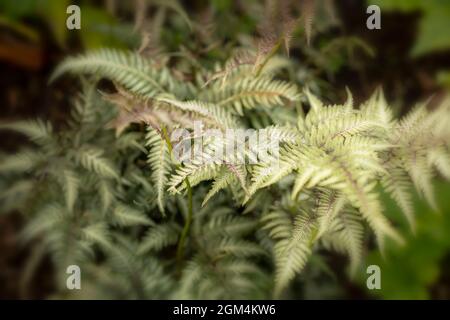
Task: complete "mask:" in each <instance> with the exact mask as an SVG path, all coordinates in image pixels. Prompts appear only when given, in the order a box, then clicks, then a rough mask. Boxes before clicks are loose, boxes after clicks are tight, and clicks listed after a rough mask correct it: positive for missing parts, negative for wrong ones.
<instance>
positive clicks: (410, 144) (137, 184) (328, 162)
mask: <svg viewBox="0 0 450 320" xmlns="http://www.w3.org/2000/svg"><path fill="white" fill-rule="evenodd" d="M239 57H242V56H239ZM246 57H247V59H246V60H245V61H246V62H245V63H236V61H244V60H242V59H241V60H239V59H238V58H237V57H233V58H232V59H231V60H229V61H228V62H226V63H224V66H223V67H218V69H215V70H217V71H210V70H205V69H202V68H199V67H198V66H197V65H194V66H192V67H191V68H190V70H191V72H192V73H191V76H190V77H187V74H180V73H177V69H176V64H175V65H172V67H169V65H167V64H164V63H161V62H160V61H157V60H151V59H147V58H144V57H142V56H140V55H138V54H136V53H132V52H122V51H116V50H109V49H102V50H100V51H95V52H91V53H87V54H85V55H80V56H77V57H72V58H68V59H67V60H65V61H64V62H63V63H62V64H61V65H60V66H59V67H58V69H57V70H56V71H55V73H54V77H53V79H56V78H57V77H59V76H61V75H62V74H64V73H66V72H70V73H73V74H85V75H92V76H94V78H95V79H99V78H107V79H109V80H111V81H112V82H113V83H114V84H115V85H116V88H117V90H116V92H115V93H110V94H107V93H103V94H102V95H103V99H102V98H101V97H100V96H99V94H98V93H97V92H96V90H95V88H96V81H95V80H93V79H92V78H91V79H89V80H87V79H84V80H83V87H84V90H83V92H84V94H83V95H82V96H81V97H80V98H79V99H78V100H77V102H76V104H75V106H76V107H75V109H74V111H73V115H72V120H71V121H70V122H69V124H68V127H67V128H66V129H63V130H61V131H60V132H54V131H53V130H52V128H51V126H50V124H47V123H44V122H42V121H31V122H16V123H4V124H1V126H0V128H1V129H9V130H15V131H17V132H20V133H23V134H25V135H27V136H28V137H30V138H31V140H32V141H33V142H35V144H37V145H38V146H39V148H38V149H34V148H31V149H30V148H28V149H26V150H23V151H20V152H18V153H16V154H14V155H10V156H5V157H3V160H2V162H1V165H0V172H1V173H2V188H3V189H4V190H5V192H3V193H2V198H1V201H2V206H3V207H4V208H5V209H7V210H11V209H20V210H21V211H22V212H24V213H25V214H26V215H27V216H28V217H29V220H30V221H29V223H28V225H27V227H26V228H25V230H24V231H23V238H24V240H30V239H36V238H38V239H40V242H41V243H42V244H43V246H44V247H45V251H43V252H49V253H50V255H51V256H52V258H53V261H54V263H55V266H56V269H55V270H56V272H57V276H58V279H60V280H59V281H57V283H58V284H59V291H58V292H59V293H60V294H64V292H65V291H64V287H63V286H64V283H65V281H64V280H63V279H64V278H63V277H64V276H65V268H66V266H67V265H70V264H79V265H80V266H81V267H82V269H83V270H85V272H84V274H86V277H88V278H89V279H92V281H90V282H83V283H86V286H87V287H88V288H89V289H90V290H86V291H83V292H84V294H85V296H84V297H86V295H87V296H88V297H105V296H108V297H116V298H120V297H127V298H167V297H182V298H236V297H242V298H267V297H270V296H271V295H272V293H274V294H275V297H280V296H281V295H282V293H283V291H284V289H286V287H287V286H288V285H289V283H290V282H291V281H292V279H293V278H294V277H295V275H296V274H298V273H300V272H301V271H302V270H303V268H304V266H305V265H306V264H307V261H308V259H309V257H310V255H311V254H313V253H314V252H317V250H318V249H319V248H325V249H326V250H335V251H337V252H339V253H344V254H346V255H348V256H349V257H350V262H351V271H352V273H356V272H357V271H358V267H359V266H360V265H361V261H362V256H363V247H364V242H365V237H364V235H365V234H366V232H365V225H368V226H369V227H370V228H371V229H372V230H373V232H374V234H375V236H376V240H377V242H378V244H379V245H380V247H381V249H383V247H384V246H385V239H386V238H392V239H394V240H397V241H398V242H402V237H401V236H400V235H399V234H398V233H397V231H396V230H395V228H394V227H393V226H392V225H391V223H390V222H389V220H388V219H387V218H386V217H385V215H384V214H383V205H382V203H381V201H380V199H379V192H380V191H379V190H380V186H382V188H383V189H384V190H385V191H386V192H387V193H388V194H390V195H391V196H392V198H393V199H395V201H396V203H397V204H398V205H399V207H400V208H401V209H402V210H403V212H404V213H405V215H406V217H407V220H408V221H409V223H410V225H411V227H412V228H413V229H414V217H413V212H412V205H411V193H410V189H411V187H412V186H415V188H416V189H417V190H418V191H419V192H420V193H421V194H423V195H424V196H425V197H426V198H427V200H428V201H429V202H430V203H431V204H434V203H435V202H434V192H433V190H432V184H431V180H432V177H433V175H434V173H433V172H434V171H433V168H436V169H438V170H439V172H440V173H441V174H443V175H444V176H445V177H447V178H450V163H449V154H448V147H449V142H450V139H449V134H450V132H449V129H448V126H447V125H446V124H447V123H448V121H449V119H448V117H449V114H450V113H449V108H450V104H449V103H448V100H447V101H444V103H443V104H442V106H441V107H440V108H439V109H437V110H435V111H429V110H428V109H427V107H426V106H425V105H420V106H418V107H417V108H416V109H415V110H414V111H412V112H411V113H410V114H409V115H407V116H406V117H404V118H402V119H401V120H397V119H395V118H394V117H393V115H392V114H391V111H390V109H389V107H388V106H387V103H386V101H385V100H384V97H383V95H382V93H381V91H378V92H377V93H376V94H375V95H374V96H373V97H372V98H371V99H370V100H369V101H367V102H366V103H364V104H363V105H361V106H360V107H359V108H355V107H354V106H353V99H352V97H351V95H350V93H349V97H348V100H347V102H346V103H345V104H344V105H333V106H326V105H324V104H323V103H322V102H321V101H319V99H318V98H316V96H314V95H313V94H312V93H311V92H310V91H309V90H306V91H305V94H304V95H302V94H301V93H300V92H299V91H298V89H297V86H296V85H295V84H293V83H289V82H286V81H283V80H280V79H277V78H276V74H277V73H279V71H280V69H279V68H278V66H279V64H277V61H278V60H277V59H278V58H277V56H274V57H272V58H271V59H263V61H264V64H263V65H258V63H257V61H261V59H258V57H259V56H258V53H256V54H252V53H251V52H250V53H248V54H247V55H246ZM179 63H185V61H183V59H180V61H179ZM190 79H191V80H190ZM205 83H206V86H205ZM303 97H305V98H306V99H307V100H306V101H307V102H308V105H309V107H310V108H309V111H308V110H307V109H304V108H303V107H304V106H305V105H304V104H303V103H302V101H304V100H303ZM305 114H306V115H305ZM194 121H202V122H203V123H204V124H205V126H207V127H210V128H215V129H218V130H226V129H230V128H234V129H236V128H255V129H257V130H258V131H259V132H261V131H264V132H266V133H267V134H268V136H269V137H272V138H274V139H275V140H274V141H277V142H278V143H279V144H280V153H279V157H275V154H273V153H269V154H268V155H267V157H268V158H267V159H264V160H265V161H263V162H260V163H255V164H251V163H249V162H245V163H241V162H233V161H235V160H236V159H234V160H233V159H229V158H225V159H224V160H223V161H220V162H212V163H208V164H207V165H205V164H204V163H202V162H200V161H197V160H199V159H195V158H194V159H193V161H192V162H191V163H189V164H184V163H178V162H176V161H175V159H173V158H172V157H171V155H172V151H173V148H174V146H176V144H177V143H178V142H177V141H173V140H171V133H172V132H173V131H174V130H175V129H177V128H180V127H181V128H188V129H189V130H192V129H193V126H194ZM113 129H115V130H113ZM114 131H115V132H114ZM199 138H200V137H196V136H190V137H189V139H192V141H197V140H198V139H199ZM203 138H205V139H202V140H201V141H202V143H203V145H202V147H203V153H202V156H203V157H204V156H205V155H206V157H208V156H209V155H211V154H212V153H214V152H215V151H216V150H217V149H218V148H223V147H224V146H226V145H227V144H228V143H230V140H227V138H223V137H222V138H218V139H213V140H210V139H208V137H203ZM231 142H232V141H231ZM257 151H258V150H254V149H251V148H250V151H248V152H247V153H246V154H245V157H246V159H250V158H251V157H252V156H254V153H255V152H257ZM211 180H212V181H213V182H212V185H211V184H210V183H209V182H208V181H211ZM208 185H211V186H210V187H208ZM220 190H225V191H224V192H219V191H220ZM184 193H187V195H188V196H187V197H186V195H185V194H184ZM104 270H108V272H104ZM102 274H103V275H102ZM106 274H109V275H110V276H106ZM272 280H274V281H272ZM179 284H181V285H179ZM108 288H114V290H109V289H108Z"/></svg>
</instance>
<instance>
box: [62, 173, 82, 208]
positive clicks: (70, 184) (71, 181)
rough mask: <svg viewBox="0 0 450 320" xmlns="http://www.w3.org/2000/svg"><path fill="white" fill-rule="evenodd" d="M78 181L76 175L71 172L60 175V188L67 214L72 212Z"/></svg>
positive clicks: (76, 195)
mask: <svg viewBox="0 0 450 320" xmlns="http://www.w3.org/2000/svg"><path fill="white" fill-rule="evenodd" d="M79 185H80V180H79V179H78V178H77V176H76V173H75V172H73V171H72V170H64V171H63V175H62V187H63V191H64V198H65V199H66V206H67V210H68V211H69V212H72V211H73V207H74V205H75V201H76V200H77V197H78V188H79Z"/></svg>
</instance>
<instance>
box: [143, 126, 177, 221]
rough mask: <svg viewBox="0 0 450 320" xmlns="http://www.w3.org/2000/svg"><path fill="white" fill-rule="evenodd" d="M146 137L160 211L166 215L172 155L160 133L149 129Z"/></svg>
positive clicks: (148, 161) (149, 162)
mask: <svg viewBox="0 0 450 320" xmlns="http://www.w3.org/2000/svg"><path fill="white" fill-rule="evenodd" d="M147 130H148V133H147V136H146V146H147V147H150V151H149V152H148V154H147V163H148V164H149V165H150V167H151V169H152V181H153V183H154V184H155V186H156V193H157V200H158V207H159V210H160V211H161V212H162V213H164V207H165V204H164V202H165V200H164V198H165V191H166V186H167V182H168V175H169V173H170V170H171V165H170V164H171V159H170V157H171V155H170V154H169V148H168V146H167V143H166V141H165V140H164V139H163V138H162V137H161V136H160V135H159V133H158V132H157V131H156V130H154V129H152V128H151V127H148V129H147Z"/></svg>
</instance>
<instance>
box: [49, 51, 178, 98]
mask: <svg viewBox="0 0 450 320" xmlns="http://www.w3.org/2000/svg"><path fill="white" fill-rule="evenodd" d="M67 72H69V73H73V74H92V75H96V76H99V77H103V78H107V79H109V80H111V81H114V82H116V83H118V84H120V85H121V86H123V87H125V88H127V89H128V90H130V92H132V93H134V94H136V95H138V96H141V97H145V98H153V97H155V96H156V95H157V94H160V93H164V92H166V90H167V89H169V88H172V87H173V86H174V85H173V80H172V79H171V75H170V74H169V72H168V71H167V70H166V69H161V70H157V69H156V68H155V67H154V66H153V65H152V64H151V62H150V61H148V60H146V59H145V58H143V57H141V56H139V54H137V53H134V52H126V51H119V50H116V49H101V50H97V51H92V52H89V53H86V54H83V55H80V56H75V57H70V58H67V59H66V60H64V61H63V62H62V63H61V64H60V65H59V66H58V68H57V69H56V70H55V72H54V73H53V75H52V77H51V80H50V81H53V80H55V79H56V78H58V77H60V76H61V75H62V74H64V73H67Z"/></svg>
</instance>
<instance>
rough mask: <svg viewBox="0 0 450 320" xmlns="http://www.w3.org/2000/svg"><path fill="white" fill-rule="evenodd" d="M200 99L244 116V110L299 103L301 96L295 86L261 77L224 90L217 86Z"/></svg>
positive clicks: (229, 86) (226, 87)
mask: <svg viewBox="0 0 450 320" xmlns="http://www.w3.org/2000/svg"><path fill="white" fill-rule="evenodd" d="M200 97H201V98H200V99H205V100H206V101H210V102H213V103H215V104H217V105H218V106H220V107H223V108H226V109H228V110H231V109H234V111H235V112H237V113H238V114H243V110H244V109H254V108H255V107H256V106H258V105H260V106H263V107H265V108H270V107H275V106H279V105H284V102H283V99H285V100H287V101H297V100H298V99H299V97H300V94H299V92H298V90H297V87H296V86H295V85H293V84H290V83H287V82H282V81H279V80H273V79H271V78H269V77H267V76H261V77H259V78H244V79H240V80H238V81H236V82H234V83H230V84H229V85H227V86H225V87H224V88H223V89H221V88H220V87H218V86H217V85H216V86H212V87H211V88H210V89H209V90H207V91H206V92H203V93H202V94H201V96H200Z"/></svg>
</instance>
